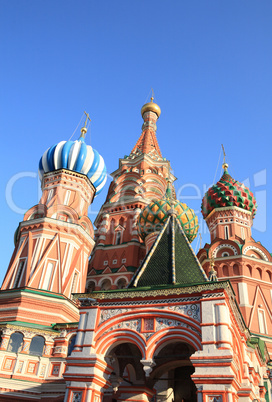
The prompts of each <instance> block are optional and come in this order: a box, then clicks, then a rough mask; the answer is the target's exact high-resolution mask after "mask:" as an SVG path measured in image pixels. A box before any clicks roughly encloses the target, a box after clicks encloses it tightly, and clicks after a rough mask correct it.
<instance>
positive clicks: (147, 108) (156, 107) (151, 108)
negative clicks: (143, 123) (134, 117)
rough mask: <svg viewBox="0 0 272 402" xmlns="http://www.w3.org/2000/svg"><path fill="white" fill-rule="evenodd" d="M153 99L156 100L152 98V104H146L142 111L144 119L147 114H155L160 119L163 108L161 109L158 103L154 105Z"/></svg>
mask: <svg viewBox="0 0 272 402" xmlns="http://www.w3.org/2000/svg"><path fill="white" fill-rule="evenodd" d="M153 99H154V98H153V97H152V98H151V102H148V103H146V104H145V105H144V106H143V107H142V109H141V114H142V117H143V115H144V113H145V112H154V113H156V115H157V116H158V117H160V114H161V108H160V107H159V105H157V103H154V102H153Z"/></svg>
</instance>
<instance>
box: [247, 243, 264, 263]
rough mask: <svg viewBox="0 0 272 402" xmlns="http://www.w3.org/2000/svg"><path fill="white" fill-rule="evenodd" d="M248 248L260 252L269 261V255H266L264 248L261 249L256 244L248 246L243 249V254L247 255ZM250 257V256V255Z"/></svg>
mask: <svg viewBox="0 0 272 402" xmlns="http://www.w3.org/2000/svg"><path fill="white" fill-rule="evenodd" d="M248 250H253V251H256V253H258V254H260V255H261V256H262V257H263V259H264V260H265V261H268V258H267V256H266V255H265V253H264V252H263V251H262V250H260V249H259V248H258V247H256V246H247V247H246V248H245V249H244V250H243V254H244V255H246V253H247V251H248ZM248 257H250V256H248Z"/></svg>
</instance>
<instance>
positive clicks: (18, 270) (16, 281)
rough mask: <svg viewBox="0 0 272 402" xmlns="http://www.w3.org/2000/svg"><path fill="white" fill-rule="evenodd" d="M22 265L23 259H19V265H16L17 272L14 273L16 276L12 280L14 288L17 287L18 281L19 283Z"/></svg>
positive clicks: (23, 263)
mask: <svg viewBox="0 0 272 402" xmlns="http://www.w3.org/2000/svg"><path fill="white" fill-rule="evenodd" d="M24 265H25V260H20V262H19V266H18V269H17V273H16V277H15V280H14V285H13V287H14V288H17V287H18V285H19V283H20V280H21V275H22V272H23V268H24Z"/></svg>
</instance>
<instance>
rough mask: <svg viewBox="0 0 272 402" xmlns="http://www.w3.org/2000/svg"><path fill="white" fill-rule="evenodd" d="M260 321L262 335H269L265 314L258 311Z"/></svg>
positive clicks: (262, 311)
mask: <svg viewBox="0 0 272 402" xmlns="http://www.w3.org/2000/svg"><path fill="white" fill-rule="evenodd" d="M258 319H259V328H260V333H261V334H267V328H266V321H265V312H264V310H260V309H258Z"/></svg>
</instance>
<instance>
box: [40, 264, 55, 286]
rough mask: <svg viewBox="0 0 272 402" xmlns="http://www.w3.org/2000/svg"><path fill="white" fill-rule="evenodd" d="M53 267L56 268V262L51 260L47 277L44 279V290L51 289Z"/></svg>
mask: <svg viewBox="0 0 272 402" xmlns="http://www.w3.org/2000/svg"><path fill="white" fill-rule="evenodd" d="M53 268H54V263H53V262H49V263H48V264H47V267H46V272H45V277H44V280H43V287H42V289H44V290H49V284H50V280H51V277H52V272H53Z"/></svg>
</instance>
